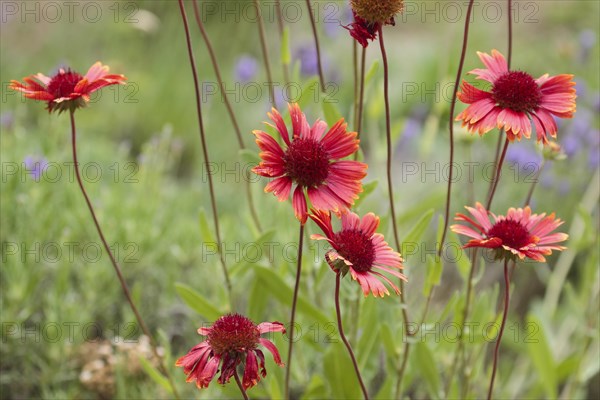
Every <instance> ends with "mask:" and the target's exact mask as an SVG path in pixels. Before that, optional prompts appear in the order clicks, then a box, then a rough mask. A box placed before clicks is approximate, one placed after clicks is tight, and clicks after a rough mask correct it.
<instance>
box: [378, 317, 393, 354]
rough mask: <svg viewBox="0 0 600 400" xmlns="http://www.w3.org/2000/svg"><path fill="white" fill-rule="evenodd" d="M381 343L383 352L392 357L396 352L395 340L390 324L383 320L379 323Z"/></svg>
mask: <svg viewBox="0 0 600 400" xmlns="http://www.w3.org/2000/svg"><path fill="white" fill-rule="evenodd" d="M379 334H380V336H381V343H383V348H384V349H385V352H386V353H387V354H388V355H389V356H392V357H394V356H395V355H397V354H398V350H397V349H396V340H395V339H394V335H393V334H392V330H391V329H390V325H389V324H388V323H387V322H384V323H383V324H382V325H381V329H380V333H379Z"/></svg>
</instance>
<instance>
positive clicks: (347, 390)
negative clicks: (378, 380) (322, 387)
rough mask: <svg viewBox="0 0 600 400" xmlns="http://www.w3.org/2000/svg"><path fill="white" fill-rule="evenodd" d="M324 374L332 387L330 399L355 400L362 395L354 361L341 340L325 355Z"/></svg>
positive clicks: (330, 347)
mask: <svg viewBox="0 0 600 400" xmlns="http://www.w3.org/2000/svg"><path fill="white" fill-rule="evenodd" d="M323 373H324V375H325V381H326V382H328V383H329V385H330V386H331V396H330V397H332V398H341V399H354V398H356V397H357V395H358V394H359V393H361V391H360V386H359V384H358V380H357V379H356V375H355V374H354V368H353V367H352V361H351V359H350V356H349V355H348V352H347V350H346V347H344V344H343V343H342V341H341V340H340V341H338V343H336V344H334V345H332V346H329V350H328V351H327V353H325V355H324V357H323Z"/></svg>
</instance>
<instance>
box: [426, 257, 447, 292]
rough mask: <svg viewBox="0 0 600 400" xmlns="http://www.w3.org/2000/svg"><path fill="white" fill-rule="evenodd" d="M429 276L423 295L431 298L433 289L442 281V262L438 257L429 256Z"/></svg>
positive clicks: (427, 276)
mask: <svg viewBox="0 0 600 400" xmlns="http://www.w3.org/2000/svg"><path fill="white" fill-rule="evenodd" d="M426 265H427V275H426V277H425V282H424V284H423V295H424V296H426V297H427V296H429V293H431V289H432V288H433V287H434V286H437V285H438V284H439V283H440V280H441V279H442V266H443V264H442V260H441V258H440V257H438V256H437V254H436V255H431V254H428V255H427V263H426Z"/></svg>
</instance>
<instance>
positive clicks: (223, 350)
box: [175, 314, 285, 389]
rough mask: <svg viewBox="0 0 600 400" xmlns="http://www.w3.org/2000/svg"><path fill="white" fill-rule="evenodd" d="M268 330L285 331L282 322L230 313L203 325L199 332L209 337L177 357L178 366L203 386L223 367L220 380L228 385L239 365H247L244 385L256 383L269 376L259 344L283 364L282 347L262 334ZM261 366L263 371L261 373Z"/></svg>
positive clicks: (189, 378)
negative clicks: (253, 319)
mask: <svg viewBox="0 0 600 400" xmlns="http://www.w3.org/2000/svg"><path fill="white" fill-rule="evenodd" d="M267 332H283V333H285V328H284V327H283V324H281V323H279V322H272V323H271V322H263V323H261V324H258V325H255V324H254V323H253V322H252V321H251V320H250V319H248V318H246V317H244V316H242V315H239V314H227V315H224V316H222V317H221V318H219V319H218V320H217V321H215V323H214V324H213V325H212V326H211V327H209V328H200V329H198V333H199V334H200V335H203V336H207V339H206V340H205V341H204V342H202V343H200V344H197V345H196V346H194V347H192V348H191V349H190V351H189V352H188V353H187V354H186V355H185V356H183V357H181V358H179V359H178V360H177V363H176V364H175V365H177V366H178V367H183V371H184V372H185V374H186V375H187V376H188V377H187V379H186V381H187V382H193V381H196V386H197V387H198V388H200V389H202V388H206V387H208V384H209V383H210V381H211V380H212V379H213V378H214V376H215V375H216V374H217V372H218V370H219V366H220V367H221V374H220V375H219V378H218V379H217V382H219V383H220V384H222V385H224V384H226V383H228V382H229V380H230V379H231V377H232V376H234V374H235V373H236V369H237V367H238V365H244V366H245V367H244V377H243V380H242V385H243V386H244V389H249V388H251V387H253V386H255V385H256V384H257V383H258V382H259V381H260V378H261V377H263V378H264V377H265V376H267V370H266V369H265V356H264V354H263V352H262V351H261V350H260V349H259V348H258V345H259V344H260V345H263V346H264V347H265V348H266V349H267V350H269V351H270V352H271V353H272V354H273V358H274V360H275V363H276V364H277V365H279V366H283V363H282V362H281V357H280V356H279V351H278V350H277V347H275V345H274V344H273V342H271V341H269V340H267V339H264V338H261V337H260V335H262V334H263V333H267ZM259 366H260V375H259Z"/></svg>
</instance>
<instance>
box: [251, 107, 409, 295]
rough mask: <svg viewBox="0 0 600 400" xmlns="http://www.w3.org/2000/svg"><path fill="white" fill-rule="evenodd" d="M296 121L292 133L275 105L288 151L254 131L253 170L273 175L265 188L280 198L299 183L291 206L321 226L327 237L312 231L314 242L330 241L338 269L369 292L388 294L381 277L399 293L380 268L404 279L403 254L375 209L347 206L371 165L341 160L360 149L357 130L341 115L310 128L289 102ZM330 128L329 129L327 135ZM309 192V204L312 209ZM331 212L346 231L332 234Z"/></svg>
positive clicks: (302, 218)
mask: <svg viewBox="0 0 600 400" xmlns="http://www.w3.org/2000/svg"><path fill="white" fill-rule="evenodd" d="M289 112H290V118H291V121H292V137H291V139H290V135H289V132H288V129H287V127H286V126H285V122H284V121H283V118H282V117H281V115H280V114H279V112H278V111H277V110H275V109H273V110H271V113H269V117H270V118H271V120H272V121H273V123H274V124H275V125H271V124H267V125H269V126H271V127H273V128H274V129H275V130H276V131H277V132H278V133H279V135H280V136H281V138H282V139H283V142H284V143H285V145H286V146H285V149H284V148H282V147H281V146H280V145H279V144H278V143H277V141H276V140H275V139H273V137H271V136H270V135H269V134H268V133H266V132H264V131H254V135H255V136H256V143H257V144H258V147H259V148H260V149H261V150H262V152H261V153H260V157H261V158H262V161H261V162H260V164H259V165H258V166H257V167H255V168H254V169H253V171H254V172H255V173H256V174H258V175H261V176H264V177H267V178H275V179H274V180H272V181H271V182H269V184H267V186H266V187H265V192H273V194H274V195H275V196H277V198H278V200H279V201H285V200H287V199H288V198H289V195H290V192H291V189H292V185H293V184H295V185H296V189H295V190H294V194H293V196H292V206H293V208H294V213H295V215H296V218H297V219H298V220H299V221H300V222H301V223H302V224H304V223H305V222H306V220H307V217H310V218H311V219H312V220H313V221H315V223H316V224H317V225H318V226H319V227H320V228H321V229H322V230H323V232H324V233H325V235H326V237H323V236H320V235H313V236H312V238H313V239H316V240H321V239H324V240H327V241H328V242H329V243H330V244H331V246H332V247H333V249H334V250H331V251H329V252H328V253H327V256H326V259H327V262H328V263H329V265H330V266H331V267H332V269H333V270H334V271H335V272H336V273H342V274H343V275H345V274H346V273H347V272H348V271H350V273H351V276H352V279H354V280H356V281H358V283H359V284H360V285H361V287H362V289H363V292H364V293H365V295H368V294H369V293H373V295H375V296H384V295H385V294H389V292H388V290H387V289H386V288H385V286H384V285H383V284H382V283H381V282H380V280H379V279H381V280H383V281H384V282H386V283H388V284H389V285H390V286H391V287H392V288H393V289H394V291H395V292H396V293H399V289H398V288H397V287H396V285H394V284H393V283H392V282H391V281H390V280H389V279H388V278H386V277H385V276H384V275H383V274H381V272H378V271H377V270H379V271H384V272H387V273H390V274H392V275H395V276H397V277H398V278H401V279H403V280H406V277H405V276H404V275H402V274H401V273H400V272H397V271H396V270H394V269H398V270H399V269H402V268H403V266H402V258H401V257H400V254H399V253H397V252H395V251H394V250H392V249H391V248H390V247H389V246H388V245H387V243H386V242H385V240H384V238H383V236H382V235H381V234H378V233H375V231H376V229H377V227H378V225H379V218H378V217H376V216H375V215H374V214H373V213H369V214H367V215H365V216H364V217H363V219H362V221H361V220H360V218H359V216H358V215H356V214H355V213H353V212H351V211H350V210H349V209H350V207H351V206H352V205H353V204H354V200H356V199H357V198H358V195H359V193H361V192H362V183H361V181H362V179H363V178H364V177H365V176H366V170H367V165H366V164H363V163H361V162H358V161H352V160H340V158H343V157H348V156H351V155H353V154H354V153H355V152H356V151H357V150H358V143H359V141H358V140H357V139H356V132H348V131H347V130H346V128H347V124H346V123H345V122H344V120H343V119H341V120H339V121H338V122H337V123H335V124H334V125H333V126H332V127H331V128H330V129H329V130H328V131H327V124H325V123H324V122H323V121H319V120H317V121H315V123H314V124H313V125H312V127H311V126H310V124H309V123H308V121H307V120H306V116H305V115H304V113H302V111H301V110H300V107H299V106H298V105H297V104H290V105H289ZM325 131H327V133H325ZM305 191H306V195H307V196H308V199H309V200H310V203H311V213H310V214H309V213H308V206H307V203H306V197H305V194H304V193H305ZM331 213H333V214H335V215H336V216H337V217H339V218H341V223H342V229H341V231H339V232H336V233H334V232H333V228H332V225H331Z"/></svg>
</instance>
